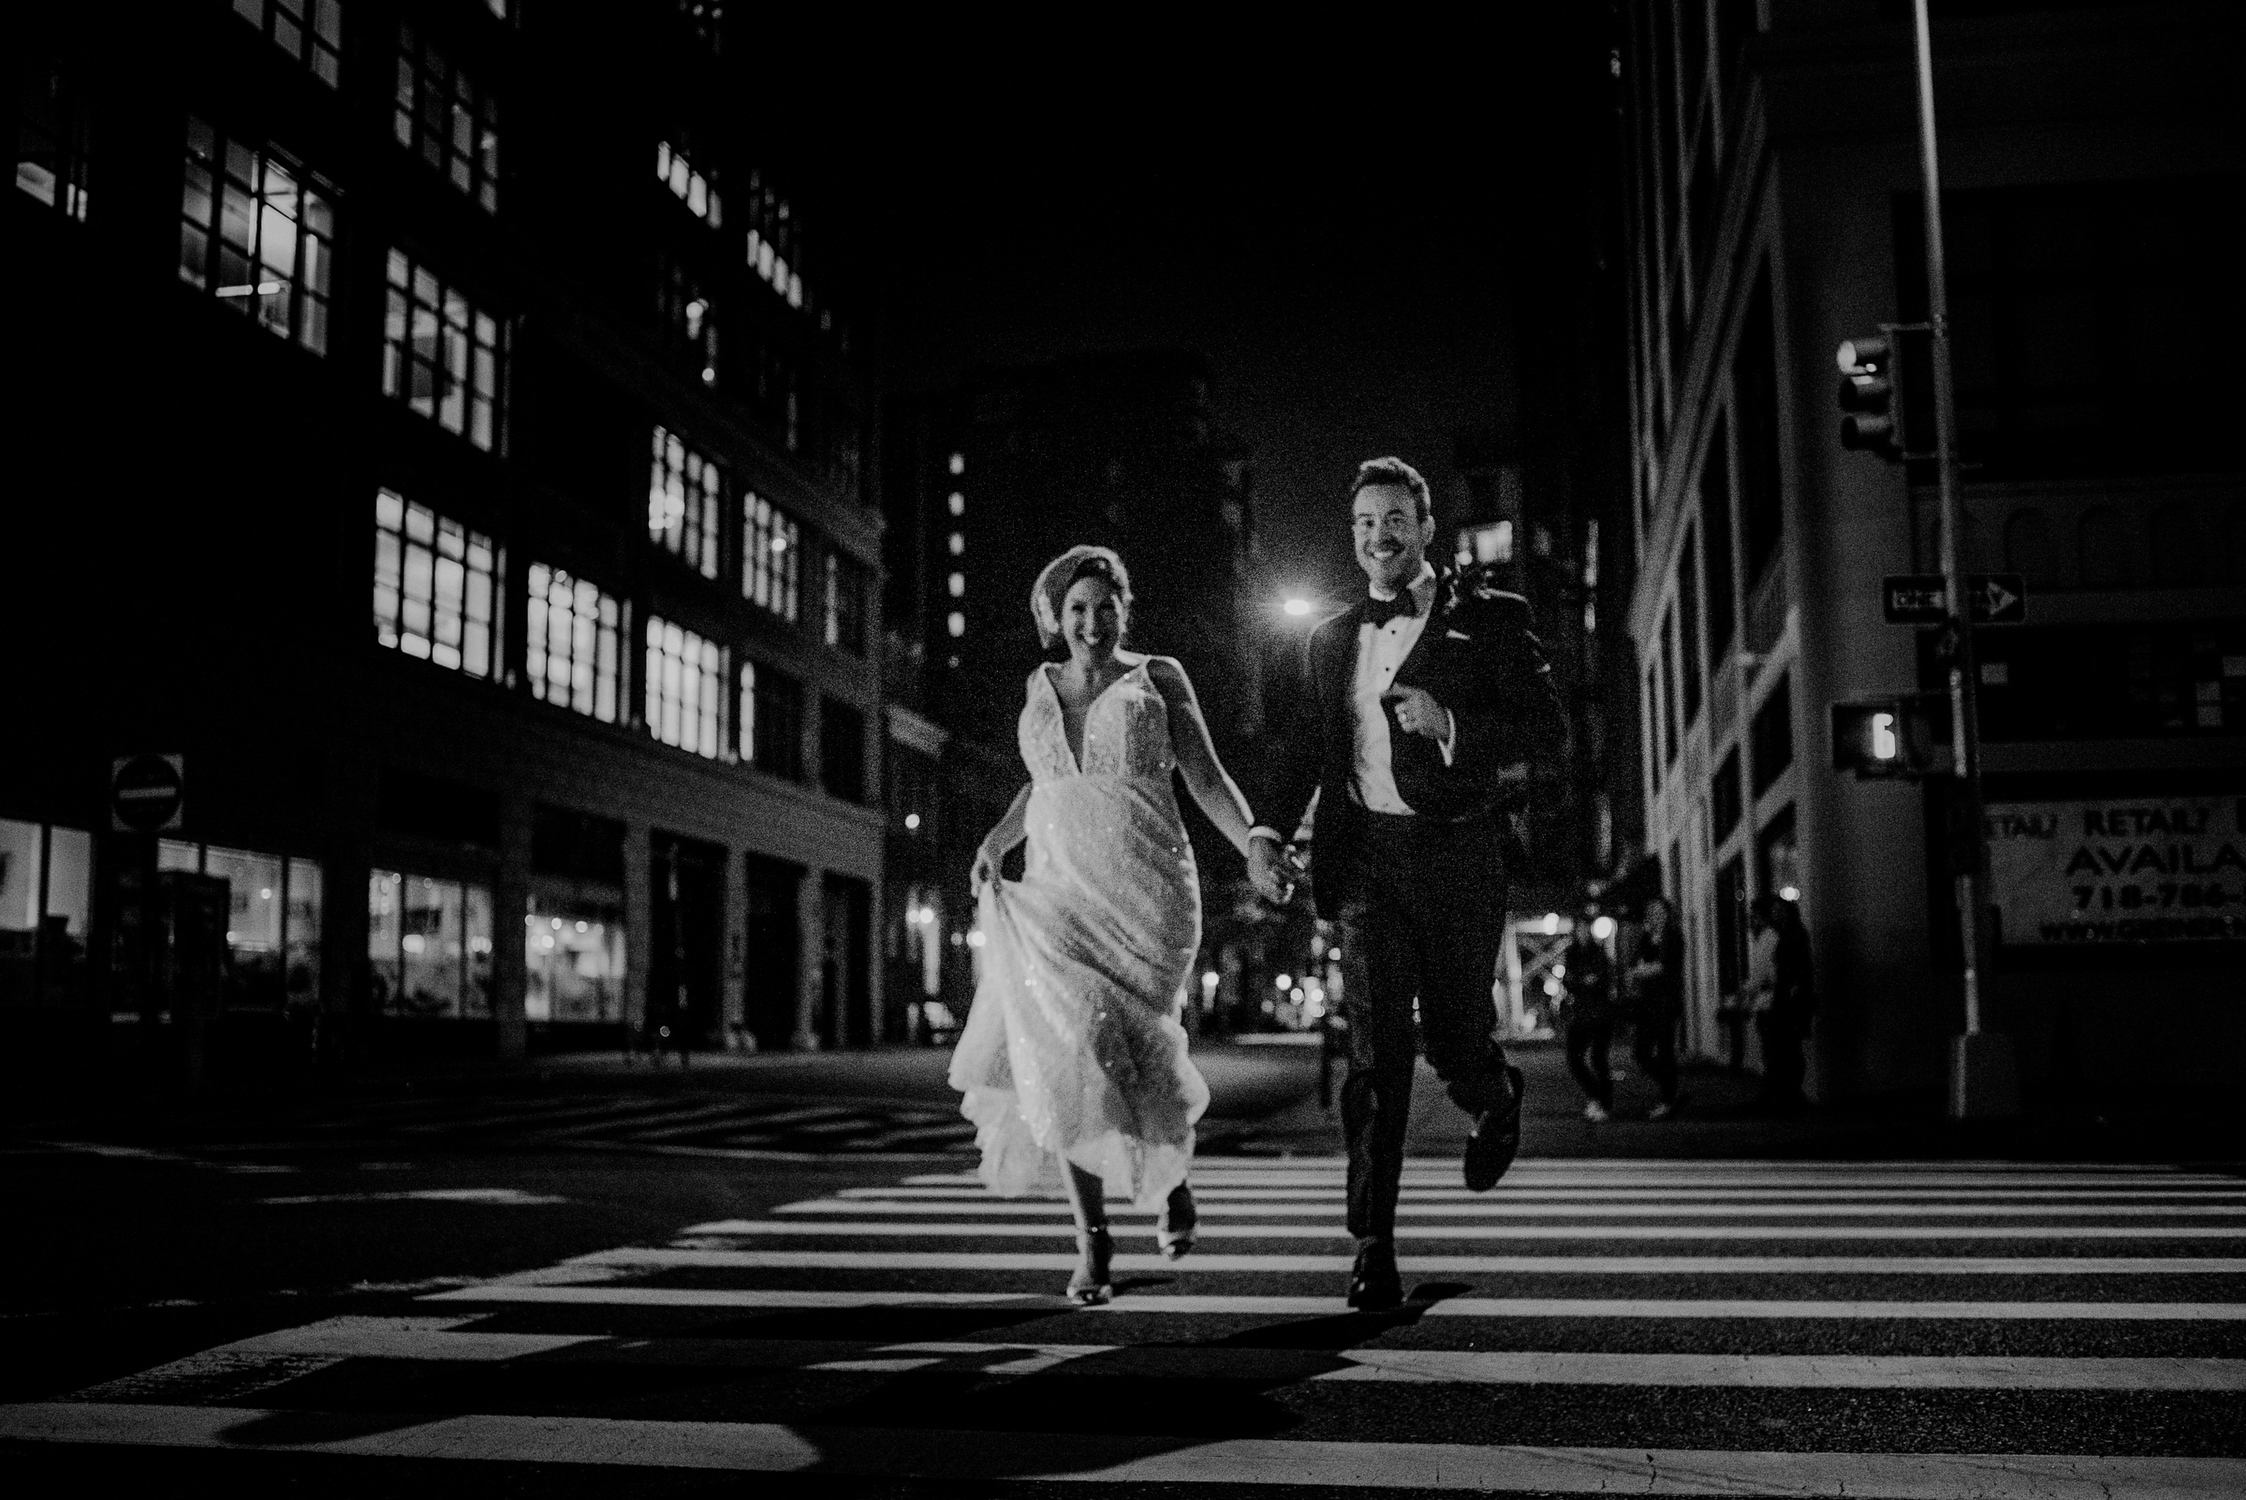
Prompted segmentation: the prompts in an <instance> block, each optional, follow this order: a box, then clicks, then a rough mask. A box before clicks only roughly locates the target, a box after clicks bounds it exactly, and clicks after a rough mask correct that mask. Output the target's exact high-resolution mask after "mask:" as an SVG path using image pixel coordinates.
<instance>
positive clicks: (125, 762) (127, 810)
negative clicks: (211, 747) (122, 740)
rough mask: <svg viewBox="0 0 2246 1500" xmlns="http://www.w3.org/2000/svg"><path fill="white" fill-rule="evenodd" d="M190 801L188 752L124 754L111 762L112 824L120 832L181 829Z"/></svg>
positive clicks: (110, 811) (110, 797)
mask: <svg viewBox="0 0 2246 1500" xmlns="http://www.w3.org/2000/svg"><path fill="white" fill-rule="evenodd" d="M186 800H187V757H186V756H184V755H120V756H119V757H117V759H115V760H113V761H111V762H110V763H109V826H110V827H111V828H112V829H113V830H115V831H116V832H118V833H164V832H167V831H169V830H171V829H174V828H177V827H179V826H180V821H181V811H182V809H183V808H184V807H185V805H186Z"/></svg>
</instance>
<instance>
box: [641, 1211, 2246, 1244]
mask: <svg viewBox="0 0 2246 1500" xmlns="http://www.w3.org/2000/svg"><path fill="white" fill-rule="evenodd" d="M1111 1217H1120V1215H1113V1216H1111ZM679 1232H680V1233H681V1234H722V1235H797V1236H806V1237H808V1236H814V1235H817V1236H829V1237H833V1236H846V1235H903V1236H916V1237H917V1236H924V1235H944V1236H950V1237H957V1236H961V1235H971V1236H978V1237H982V1236H987V1237H993V1238H997V1237H1029V1236H1040V1235H1068V1234H1073V1233H1074V1232H1075V1231H1074V1229H1073V1227H1072V1226H1071V1225H1070V1224H1069V1222H1068V1220H1067V1219H1065V1218H1054V1219H1052V1220H1050V1221H1048V1222H1045V1223H1038V1224H1024V1223H1018V1222H1017V1223H1009V1222H1005V1221H1003V1220H997V1221H991V1222H980V1221H978V1222H972V1223H970V1222H965V1221H953V1222H945V1221H942V1220H936V1219H911V1220H907V1219H891V1220H886V1221H838V1220H833V1219H821V1218H812V1217H805V1218H798V1219H792V1220H791V1219H716V1220H712V1221H711V1222H709V1223H706V1224H696V1225H694V1226H692V1227H691V1228H688V1229H683V1230H681V1231H679ZM1142 1232H1148V1233H1151V1229H1149V1230H1146V1231H1142ZM1194 1232H1195V1233H1196V1234H1197V1235H1199V1236H1200V1237H1201V1238H1202V1239H1205V1240H1208V1239H1249V1240H1264V1239H1300V1240H1325V1239H1332V1240H1347V1239H1348V1238H1349V1237H1350V1236H1349V1233H1348V1231H1347V1230H1346V1229H1344V1228H1343V1227H1342V1224H1341V1216H1340V1215H1339V1214H1335V1215H1333V1222H1332V1223H1331V1224H1326V1225H1320V1224H1262V1223H1257V1224H1213V1223H1210V1222H1209V1221H1208V1220H1206V1219H1204V1220H1203V1221H1202V1222H1201V1225H1200V1227H1199V1228H1198V1229H1196V1230H1195V1231H1194ZM1396 1238H1397V1239H1399V1240H1413V1239H1423V1240H2231V1239H2246V1225H2223V1224H2067V1225H2040V1224H1930V1225H1916V1224H1853V1225H1843V1224H1399V1225H1397V1226H1396Z"/></svg>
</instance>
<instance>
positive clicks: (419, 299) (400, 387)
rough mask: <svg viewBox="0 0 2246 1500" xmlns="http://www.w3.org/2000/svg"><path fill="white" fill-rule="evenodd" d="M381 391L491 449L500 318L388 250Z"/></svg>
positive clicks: (502, 346)
mask: <svg viewBox="0 0 2246 1500" xmlns="http://www.w3.org/2000/svg"><path fill="white" fill-rule="evenodd" d="M389 283H390V284H389V293H388V303H387V310H386V312H385V314H384V318H383V327H382V394H383V395H385V396H395V397H397V398H398V399H399V400H401V401H403V402H405V404H406V405H407V406H409V407H411V408H412V409H413V410H414V411H415V412H416V413H418V414H419V415H421V416H424V417H428V418H431V419H432V420H434V421H435V422H436V424H437V425H438V426H439V427H442V428H443V429H444V430H445V431H447V432H454V433H458V434H460V435H461V436H463V437H465V438H467V440H468V441H469V442H471V443H473V444H475V445H476V446H477V447H478V448H481V449H483V450H484V451H485V452H486V453H489V452H491V451H492V450H493V449H494V448H495V447H497V446H498V444H499V441H500V426H501V422H502V419H503V417H504V413H505V410H506V408H505V404H504V403H505V387H506V374H507V329H506V325H505V324H503V323H501V322H500V321H499V320H498V319H497V318H494V317H493V316H492V315H491V314H490V313H488V312H483V311H481V310H479V309H477V308H476V307H474V306H472V305H471V304H470V303H469V301H468V299H467V297H466V296H465V295H463V294H462V293H461V292H460V291H459V290H458V289H457V288H453V287H448V286H446V285H444V284H443V283H442V282H440V281H439V280H438V279H437V278H436V276H435V274H434V273H432V272H431V271H430V270H429V269H428V268H427V267H426V266H420V265H416V264H414V262H413V261H412V260H410V259H409V258H408V257H407V256H406V253H405V252H404V251H403V250H392V251H391V252H390V262H389Z"/></svg>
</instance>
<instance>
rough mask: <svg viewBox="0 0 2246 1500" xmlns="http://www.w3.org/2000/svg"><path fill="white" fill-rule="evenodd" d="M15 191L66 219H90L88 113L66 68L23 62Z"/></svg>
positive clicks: (18, 95) (19, 82)
mask: <svg viewBox="0 0 2246 1500" xmlns="http://www.w3.org/2000/svg"><path fill="white" fill-rule="evenodd" d="M18 66H19V67H20V68H21V69H22V72H21V74H20V75H19V76H18V78H17V80H16V187H17V189H18V190H19V191H22V192H26V193H29V194H30V195H31V196H32V197H34V198H36V199H38V200H39V201H40V202H41V203H44V204H46V205H47V206H48V207H49V208H51V209H53V210H55V212H57V213H59V214H61V215H62V216H63V217H64V218H66V219H78V220H81V221H82V220H84V218H85V217H86V169H87V161H88V158H89V156H90V154H91V153H90V151H89V149H88V147H89V131H88V129H87V118H86V111H85V107H84V104H83V102H82V101H81V100H80V99H79V97H78V92H77V90H76V89H74V88H72V87H71V86H70V84H69V82H68V80H66V79H65V78H64V77H63V73H62V70H61V69H60V68H58V67H55V66H53V65H52V64H46V65H32V64H29V63H19V64H18Z"/></svg>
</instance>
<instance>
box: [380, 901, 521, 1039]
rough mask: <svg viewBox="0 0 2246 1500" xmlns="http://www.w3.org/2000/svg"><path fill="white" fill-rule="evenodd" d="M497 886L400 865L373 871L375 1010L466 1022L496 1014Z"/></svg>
mask: <svg viewBox="0 0 2246 1500" xmlns="http://www.w3.org/2000/svg"><path fill="white" fill-rule="evenodd" d="M491 956H492V943H491V891H490V889H489V888H488V887H486V886H480V885H466V884H463V883H462V882H460V881H457V880H433V879H431V878H430V877H428V876H426V875H408V874H405V873H403V872H401V871H397V870H371V871H369V872H368V874H367V977H368V982H369V984H370V985H371V987H372V989H373V1001H374V1008H375V1010H376V1011H378V1012H380V1013H381V1014H383V1015H390V1016H413V1017H419V1018H422V1019H425V1020H443V1021H460V1020H471V1019H478V1018H481V1017H485V1016H489V1015H490V1014H491Z"/></svg>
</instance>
